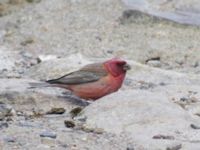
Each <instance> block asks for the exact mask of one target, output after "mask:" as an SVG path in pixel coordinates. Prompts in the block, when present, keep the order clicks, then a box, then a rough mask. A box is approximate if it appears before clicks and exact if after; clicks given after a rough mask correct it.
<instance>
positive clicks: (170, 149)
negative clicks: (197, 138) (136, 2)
mask: <svg viewBox="0 0 200 150" xmlns="http://www.w3.org/2000/svg"><path fill="white" fill-rule="evenodd" d="M181 148H182V144H178V145H173V146H169V147H167V148H166V150H179V149H181Z"/></svg>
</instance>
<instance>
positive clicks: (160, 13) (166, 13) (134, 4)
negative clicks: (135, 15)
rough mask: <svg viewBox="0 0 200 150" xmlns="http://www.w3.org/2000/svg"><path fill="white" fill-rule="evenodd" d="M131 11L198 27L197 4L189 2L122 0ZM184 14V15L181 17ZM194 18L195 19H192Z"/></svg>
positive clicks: (192, 1) (193, 1)
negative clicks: (138, 11)
mask: <svg viewBox="0 0 200 150" xmlns="http://www.w3.org/2000/svg"><path fill="white" fill-rule="evenodd" d="M123 1H124V2H125V4H126V5H127V6H128V7H129V8H130V9H132V10H140V11H141V12H143V13H147V14H148V15H152V16H154V17H155V16H156V17H158V18H165V19H166V20H171V21H174V22H177V23H181V24H189V25H200V21H199V18H200V16H199V15H198V13H197V12H199V11H200V10H199V8H198V6H199V5H200V3H199V2H197V1H195V0H191V1H182V0H178V1H176V2H175V1H167V2H166V1H156V0H153V1H150V0H144V1H142V2H141V1H140V0H123ZM183 14H184V15H183ZM194 16H195V17H194Z"/></svg>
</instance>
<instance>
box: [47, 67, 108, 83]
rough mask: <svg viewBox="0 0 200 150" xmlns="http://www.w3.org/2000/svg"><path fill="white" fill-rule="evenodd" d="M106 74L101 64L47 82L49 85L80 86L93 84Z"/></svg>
mask: <svg viewBox="0 0 200 150" xmlns="http://www.w3.org/2000/svg"><path fill="white" fill-rule="evenodd" d="M107 74H108V73H107V71H106V70H105V69H104V67H103V64H102V63H96V64H89V65H87V66H85V67H83V68H82V69H80V70H78V71H75V72H72V73H69V74H66V75H64V76H62V77H60V78H58V79H53V80H48V81H46V82H47V83H50V84H68V85H70V84H82V83H88V82H94V81H97V80H99V79H100V78H102V77H104V76H106V75H107Z"/></svg>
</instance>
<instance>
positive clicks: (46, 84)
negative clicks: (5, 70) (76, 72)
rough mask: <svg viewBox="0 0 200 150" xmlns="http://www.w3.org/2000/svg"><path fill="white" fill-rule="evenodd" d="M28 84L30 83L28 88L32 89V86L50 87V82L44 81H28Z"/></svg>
mask: <svg viewBox="0 0 200 150" xmlns="http://www.w3.org/2000/svg"><path fill="white" fill-rule="evenodd" d="M29 85H30V87H29V88H30V89H32V88H43V87H52V85H51V84H49V83H46V82H30V83H29Z"/></svg>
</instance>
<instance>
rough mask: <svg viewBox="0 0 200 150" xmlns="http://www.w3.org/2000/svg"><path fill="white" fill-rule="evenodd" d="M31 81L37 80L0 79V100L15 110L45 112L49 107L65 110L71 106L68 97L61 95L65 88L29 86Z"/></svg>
mask: <svg viewBox="0 0 200 150" xmlns="http://www.w3.org/2000/svg"><path fill="white" fill-rule="evenodd" d="M31 82H37V81H34V80H30V79H0V85H1V89H0V102H2V103H5V104H10V105H11V106H13V108H14V109H15V110H17V111H21V112H30V111H36V112H37V111H40V112H46V111H49V110H50V109H51V108H60V107H62V108H65V109H67V110H69V109H71V108H72V107H73V102H74V103H76V101H73V100H70V98H69V97H68V98H67V97H65V96H63V94H62V92H66V90H63V89H59V88H51V87H43V88H42V87H41V88H39V87H38V88H30V87H31V86H30V84H29V83H31Z"/></svg>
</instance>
